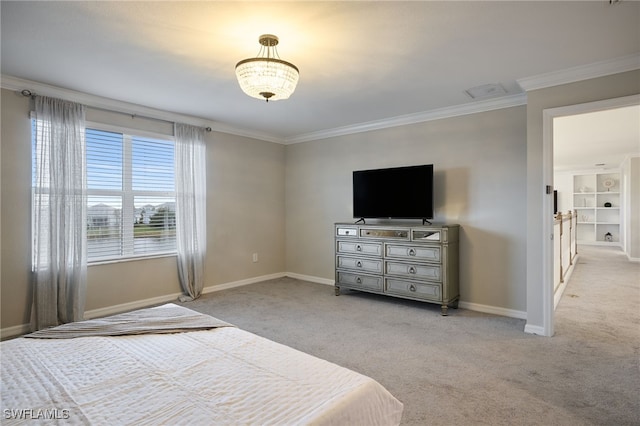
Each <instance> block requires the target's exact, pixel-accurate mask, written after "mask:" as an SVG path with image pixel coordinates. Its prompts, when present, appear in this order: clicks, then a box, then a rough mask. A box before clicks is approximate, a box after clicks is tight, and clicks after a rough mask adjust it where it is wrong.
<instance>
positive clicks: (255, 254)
mask: <svg viewBox="0 0 640 426" xmlns="http://www.w3.org/2000/svg"><path fill="white" fill-rule="evenodd" d="M257 261H258V253H253V263H256V262H257Z"/></svg>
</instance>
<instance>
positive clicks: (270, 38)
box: [236, 34, 299, 102]
mask: <svg viewBox="0 0 640 426" xmlns="http://www.w3.org/2000/svg"><path fill="white" fill-rule="evenodd" d="M258 41H259V42H260V44H261V47H260V51H259V52H258V56H257V57H255V58H249V59H244V60H242V61H240V62H238V63H237V65H236V77H238V83H240V87H241V88H242V91H243V92H244V93H246V94H247V95H249V96H251V97H253V98H257V99H266V101H267V102H269V99H271V100H272V101H278V100H280V99H287V98H289V96H291V94H292V93H293V91H294V90H296V85H297V84H298V78H299V71H298V68H297V67H296V66H295V65H293V64H292V63H290V62H287V61H283V60H282V59H280V56H279V55H278V51H277V50H276V45H277V44H278V37H276V36H274V35H272V34H263V35H261V36H260V38H259V39H258Z"/></svg>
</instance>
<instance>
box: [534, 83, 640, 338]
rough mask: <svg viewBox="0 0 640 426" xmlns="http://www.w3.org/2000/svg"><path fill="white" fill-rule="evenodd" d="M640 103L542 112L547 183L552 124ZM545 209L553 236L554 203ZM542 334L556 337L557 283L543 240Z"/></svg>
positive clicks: (548, 244)
mask: <svg viewBox="0 0 640 426" xmlns="http://www.w3.org/2000/svg"><path fill="white" fill-rule="evenodd" d="M639 103H640V96H639V95H633V96H626V97H622V98H615V99H607V100H604V101H597V102H589V103H584V104H577V105H569V106H565V107H558V108H549V109H545V110H544V111H543V175H544V177H545V180H546V181H548V182H553V181H554V176H553V174H554V155H553V153H554V141H553V134H554V132H553V123H554V120H555V119H556V118H560V117H567V116H571V115H577V114H585V113H591V112H597V111H606V110H611V109H615V108H623V107H627V106H632V105H638V104H639ZM543 209H544V212H545V214H544V215H543V233H542V235H543V236H547V235H552V234H553V203H552V202H549V197H545V201H544V205H543ZM542 248H543V250H542V255H543V256H542V257H543V268H542V269H543V316H544V318H543V329H544V330H543V334H544V335H545V336H553V333H554V311H555V309H554V283H553V269H554V262H553V251H554V247H553V240H551V239H547V238H544V237H543V247H542Z"/></svg>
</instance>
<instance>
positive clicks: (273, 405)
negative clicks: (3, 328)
mask: <svg viewBox="0 0 640 426" xmlns="http://www.w3.org/2000/svg"><path fill="white" fill-rule="evenodd" d="M175 307H176V305H166V308H171V309H175ZM157 309H163V307H160V308H157ZM182 309H186V308H182ZM190 312H193V311H190ZM0 354H1V357H2V362H1V364H0V368H1V380H2V383H1V385H2V387H1V390H2V394H1V408H2V424H3V425H5V424H20V423H23V422H25V420H26V421H28V422H30V421H31V420H32V419H38V420H40V421H41V422H43V424H46V423H52V424H92V425H103V424H109V425H133V424H135V425H158V424H171V425H179V424H185V425H187V424H188V425H203V424H204V425H306V424H309V425H393V424H399V423H400V419H401V416H402V410H403V405H402V403H401V402H400V401H398V400H397V399H396V398H394V397H393V396H392V395H391V394H390V393H389V392H388V391H387V390H386V389H385V388H384V387H383V386H382V385H380V384H379V383H378V382H376V381H375V380H374V379H372V378H370V377H367V376H364V375H362V374H359V373H357V372H354V371H352V370H349V369H346V368H343V367H340V366H338V365H335V364H333V363H330V362H328V361H325V360H322V359H319V358H316V357H314V356H311V355H309V354H305V353H303V352H300V351H297V350H295V349H293V348H290V347H287V346H284V345H281V344H279V343H276V342H273V341H270V340H268V339H265V338H262V337H259V336H257V335H254V334H252V333H249V332H247V331H244V330H241V329H239V328H237V327H233V326H219V327H216V328H210V329H206V330H201V329H196V330H194V331H184V330H182V331H181V332H176V333H167V332H166V330H165V331H164V332H163V333H162V334H156V333H152V332H149V333H142V334H140V333H136V334H132V335H117V336H104V335H99V336H86V337H77V338H55V339H49V338H47V339H34V338H24V337H23V338H17V339H14V340H9V341H5V342H2V343H1V344H0Z"/></svg>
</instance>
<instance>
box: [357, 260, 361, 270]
mask: <svg viewBox="0 0 640 426" xmlns="http://www.w3.org/2000/svg"><path fill="white" fill-rule="evenodd" d="M356 266H357V267H358V268H362V262H360V261H359V260H358V261H357V262H356Z"/></svg>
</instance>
